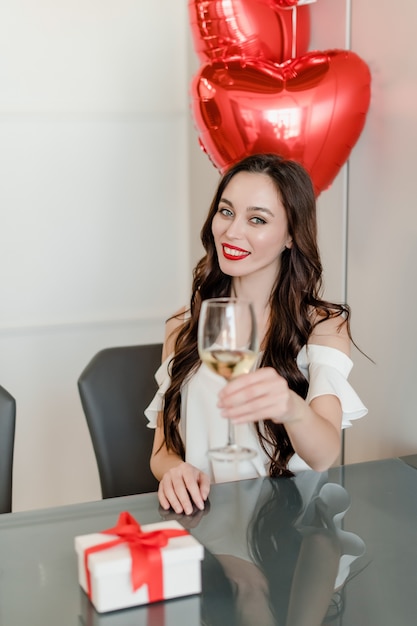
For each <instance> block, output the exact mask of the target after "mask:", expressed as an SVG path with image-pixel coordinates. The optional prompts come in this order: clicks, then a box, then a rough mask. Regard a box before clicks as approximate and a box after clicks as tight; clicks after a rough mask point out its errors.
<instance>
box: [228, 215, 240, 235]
mask: <svg viewBox="0 0 417 626" xmlns="http://www.w3.org/2000/svg"><path fill="white" fill-rule="evenodd" d="M242 228H243V224H242V220H240V219H236V218H235V219H234V220H233V221H232V222H231V223H230V224H229V227H228V229H227V231H226V232H227V235H228V237H230V239H240V238H241V237H242Z"/></svg>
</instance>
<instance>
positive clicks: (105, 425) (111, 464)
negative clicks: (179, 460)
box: [78, 343, 162, 498]
mask: <svg viewBox="0 0 417 626" xmlns="http://www.w3.org/2000/svg"><path fill="white" fill-rule="evenodd" d="M161 354H162V344H160V343H158V344H149V345H138V346H126V347H120V348H107V349H105V350H101V351H100V352H98V353H97V354H96V355H95V356H94V357H93V358H92V360H91V361H90V363H89V364H88V365H87V366H86V368H85V369H84V371H83V372H82V374H81V376H80V377H79V379H78V390H79V393H80V398H81V404H82V406H83V409H84V413H85V416H86V420H87V424H88V428H89V431H90V436H91V440H92V443H93V448H94V453H95V456H96V461H97V466H98V472H99V477H100V484H101V492H102V496H103V498H114V497H117V496H126V495H132V494H137V493H147V492H150V491H156V490H157V488H158V482H157V480H156V479H155V477H154V476H153V474H152V472H151V470H150V468H149V460H150V455H151V451H152V444H153V435H154V431H153V429H150V428H148V427H147V420H146V418H145V416H144V410H145V409H146V407H147V406H148V404H149V403H150V401H151V400H152V398H153V396H154V394H155V392H156V390H157V384H156V381H155V378H154V375H155V372H156V370H157V369H158V367H159V365H160V364H161Z"/></svg>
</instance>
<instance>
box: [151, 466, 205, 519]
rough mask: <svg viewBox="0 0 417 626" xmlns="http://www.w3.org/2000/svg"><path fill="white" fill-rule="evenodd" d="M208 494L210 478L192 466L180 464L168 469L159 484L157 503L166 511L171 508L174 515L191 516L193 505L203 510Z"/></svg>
mask: <svg viewBox="0 0 417 626" xmlns="http://www.w3.org/2000/svg"><path fill="white" fill-rule="evenodd" d="M209 492H210V478H209V476H208V475H207V474H205V473H204V472H202V471H201V470H199V469H197V468H196V467H194V466H193V465H190V464H189V463H186V462H184V461H183V462H181V463H179V464H178V465H176V466H175V467H172V468H171V469H169V470H168V471H167V472H165V474H164V475H163V476H162V478H161V480H160V482H159V488H158V498H159V503H160V505H161V506H162V508H163V509H165V510H166V511H167V510H168V509H169V508H170V507H172V509H174V511H175V513H177V514H180V513H185V515H191V514H192V512H193V505H195V506H196V507H197V509H199V510H200V511H203V510H204V506H205V502H206V500H207V498H208V495H209Z"/></svg>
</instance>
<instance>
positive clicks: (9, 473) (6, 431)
mask: <svg viewBox="0 0 417 626" xmlns="http://www.w3.org/2000/svg"><path fill="white" fill-rule="evenodd" d="M15 428H16V400H15V399H14V398H13V396H11V395H10V393H9V392H8V391H6V389H4V387H1V386H0V513H10V512H11V510H12V484H13V452H14V435H15Z"/></svg>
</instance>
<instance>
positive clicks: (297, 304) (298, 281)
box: [163, 154, 350, 476]
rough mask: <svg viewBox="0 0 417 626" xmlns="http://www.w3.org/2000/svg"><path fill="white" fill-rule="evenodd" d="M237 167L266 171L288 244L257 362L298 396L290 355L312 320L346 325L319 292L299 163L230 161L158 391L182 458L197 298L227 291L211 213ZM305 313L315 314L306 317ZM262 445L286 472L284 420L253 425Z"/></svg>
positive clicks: (308, 189)
mask: <svg viewBox="0 0 417 626" xmlns="http://www.w3.org/2000/svg"><path fill="white" fill-rule="evenodd" d="M239 172H250V173H255V174H258V173H259V174H266V175H268V176H269V177H270V178H271V180H272V181H273V183H274V184H275V187H276V189H277V191H278V194H279V196H280V198H281V200H282V203H283V206H284V208H285V211H286V215H287V220H288V233H289V235H290V237H291V238H292V246H291V248H286V249H285V250H284V251H283V252H282V254H281V267H280V271H279V275H278V278H277V281H276V284H275V286H274V288H273V290H272V292H271V296H270V305H271V314H270V320H269V328H268V330H267V333H266V336H265V338H264V343H263V356H262V361H261V367H266V366H269V367H273V368H274V369H275V370H276V371H277V372H278V373H279V374H280V375H281V376H283V377H284V378H285V379H286V380H287V382H288V386H289V388H290V389H292V390H294V391H295V392H296V393H297V394H298V395H299V396H301V397H302V398H305V397H306V396H307V391H308V382H307V380H306V379H305V378H304V376H303V375H302V373H301V372H300V370H299V369H298V366H297V361H296V359H297V355H298V353H299V352H300V350H301V348H302V347H303V346H304V345H305V344H306V343H307V341H308V338H309V336H310V335H311V332H312V330H313V328H314V326H315V325H316V324H318V323H321V322H323V321H324V320H326V319H328V318H330V317H339V316H340V317H341V324H342V323H344V322H346V324H347V328H348V332H349V335H350V331H349V317H350V309H349V307H348V306H347V305H344V304H335V303H332V302H327V301H325V300H323V299H321V297H320V293H321V290H322V265H321V261H320V253H319V250H318V245H317V224H316V200H315V195H314V189H313V185H312V182H311V179H310V177H309V175H308V174H307V172H306V171H305V170H304V168H303V167H302V166H301V165H300V164H298V163H296V162H295V161H290V160H286V159H283V158H281V157H280V156H278V155H276V154H256V155H252V156H248V157H246V158H245V159H243V160H242V161H240V162H238V163H237V164H235V165H233V166H232V167H231V168H230V169H229V170H228V171H227V172H226V173H225V174H224V175H223V177H222V178H221V180H220V182H219V185H218V188H217V191H216V193H215V195H214V198H213V201H212V203H211V206H210V210H209V213H208V216H207V219H206V221H205V223H204V226H203V228H202V230H201V241H202V243H203V246H204V249H205V251H206V254H205V256H204V257H203V258H202V259H201V260H200V261H199V262H198V263H197V265H196V267H195V269H194V272H193V285H192V295H191V301H190V306H189V315H188V316H187V319H186V320H185V321H184V322H183V324H182V326H181V328H180V330H179V333H178V335H177V338H176V342H175V350H174V355H173V358H172V360H171V363H170V367H171V384H170V387H169V389H168V390H167V392H166V394H165V403H164V413H163V418H164V435H165V444H166V446H167V448H168V450H172V451H173V452H175V453H177V454H178V455H180V456H181V457H182V458H183V459H185V449H184V443H183V441H182V439H181V435H180V432H179V421H180V415H181V387H182V385H183V384H184V381H185V380H187V379H188V378H189V377H191V376H192V374H193V373H194V372H195V371H196V369H197V368H198V367H199V365H200V363H201V361H200V358H199V355H198V350H197V328H198V318H199V314H200V308H201V303H202V301H203V300H206V299H207V298H215V297H222V296H229V295H230V294H231V286H232V279H231V277H230V276H228V275H226V274H224V273H223V272H222V271H221V269H220V267H219V262H218V258H217V253H216V249H215V244H214V238H213V234H212V229H211V225H212V221H213V217H214V216H215V214H216V213H217V211H218V205H219V201H220V199H221V197H222V195H223V192H224V190H225V188H226V186H227V185H228V183H229V182H230V181H231V179H232V178H233V177H234V176H236V174H238V173H239ZM312 311H314V312H315V313H316V314H317V315H314V317H313V316H312ZM256 429H257V433H258V437H259V440H260V443H261V446H262V448H263V449H264V451H265V453H266V454H267V456H268V457H269V459H270V470H269V473H270V476H280V475H291V472H290V471H289V470H288V462H289V460H290V458H291V456H292V455H293V454H294V448H293V447H292V444H291V441H290V439H289V437H288V434H287V431H286V429H285V426H284V425H283V424H276V423H275V422H273V421H272V420H269V419H265V420H264V421H263V422H262V426H260V425H259V424H257V425H256Z"/></svg>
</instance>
